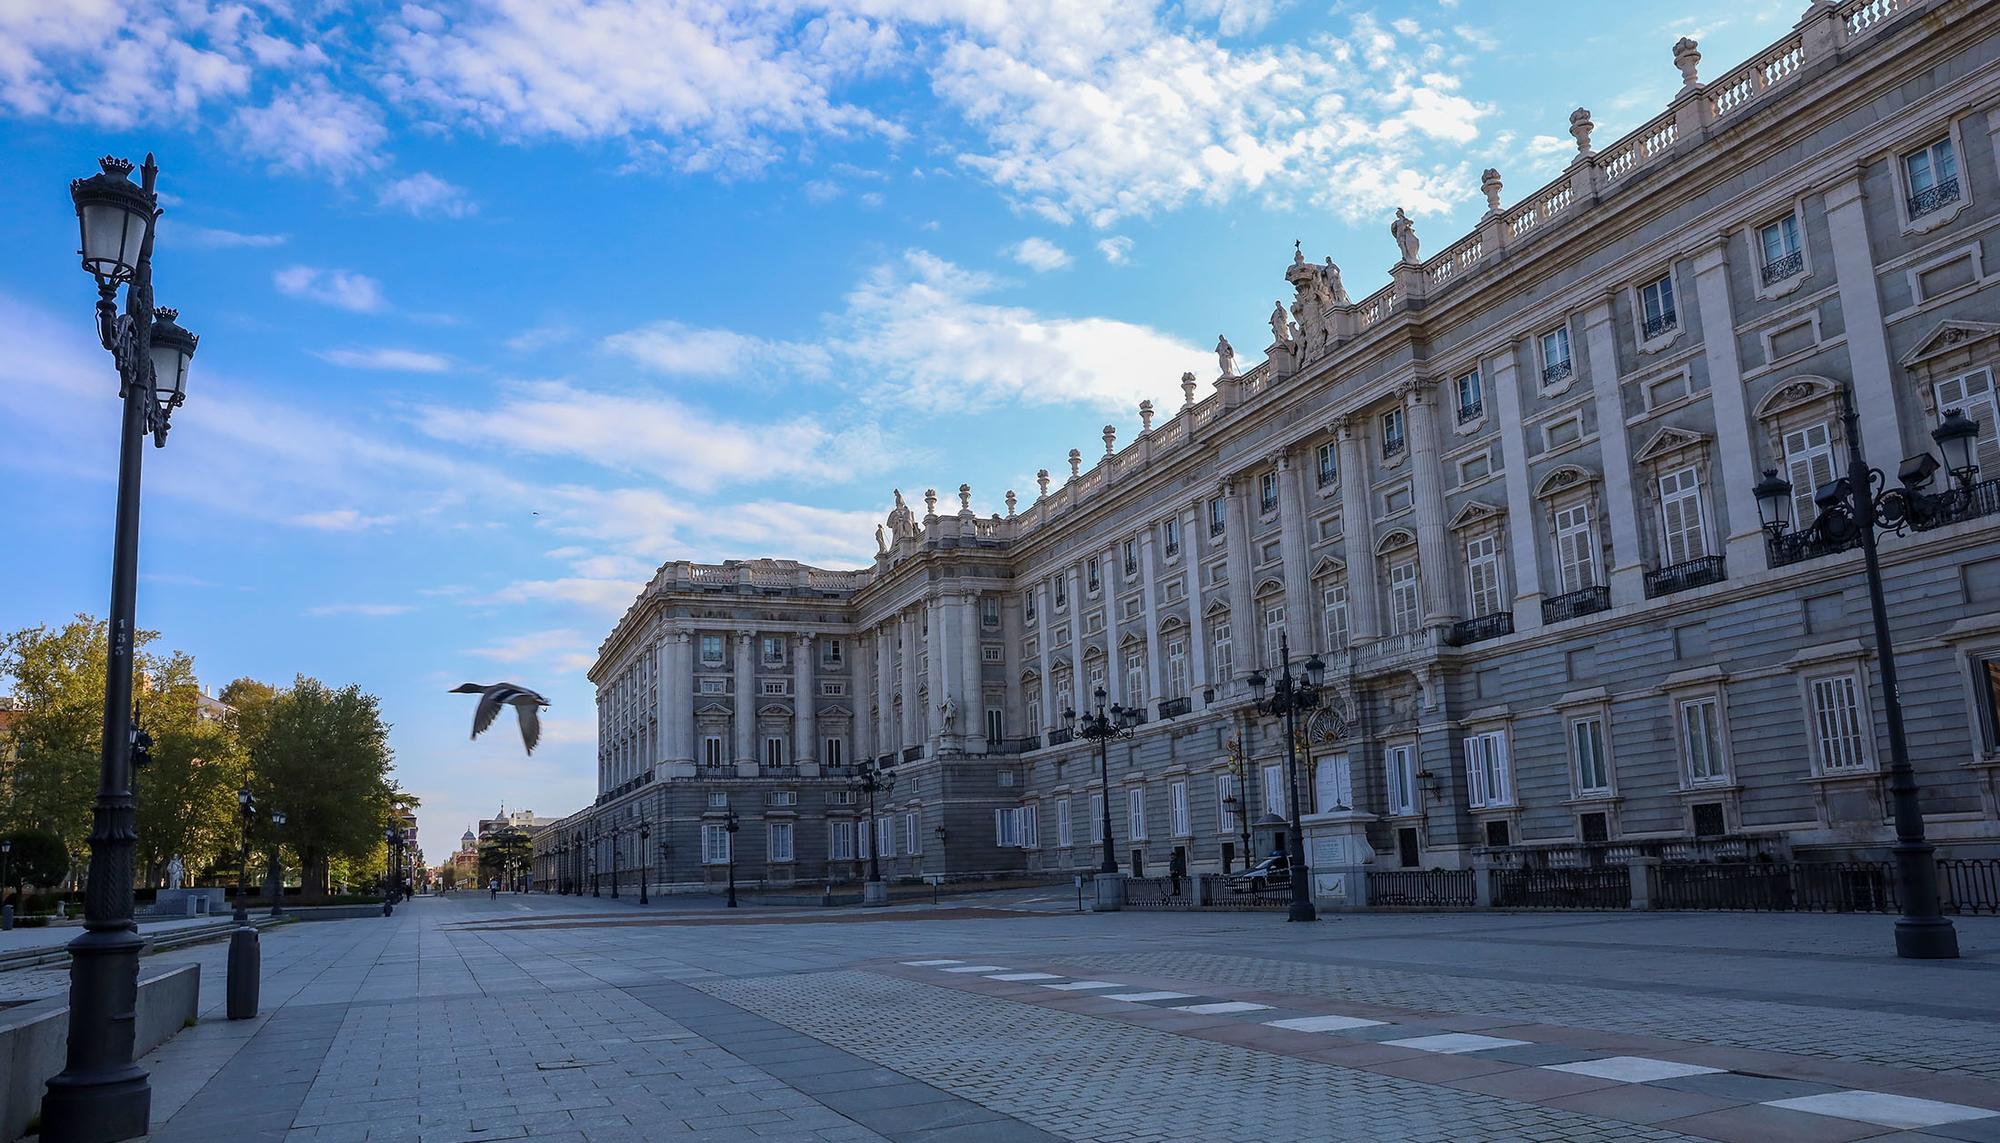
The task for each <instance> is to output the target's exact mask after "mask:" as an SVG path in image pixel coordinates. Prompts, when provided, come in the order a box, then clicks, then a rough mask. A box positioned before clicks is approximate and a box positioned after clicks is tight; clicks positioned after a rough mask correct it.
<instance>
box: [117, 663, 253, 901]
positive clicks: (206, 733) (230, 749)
mask: <svg viewBox="0 0 2000 1143" xmlns="http://www.w3.org/2000/svg"><path fill="white" fill-rule="evenodd" d="M200 699H201V688H200V685H199V684H198V683H197V682H196V681H195V674H194V660H192V659H190V658H189V657H188V656H186V655H184V654H181V653H179V652H175V653H174V654H173V655H172V656H170V657H168V658H167V659H166V660H164V661H163V662H162V663H161V664H160V665H159V668H158V670H157V671H155V672H154V673H153V674H151V675H148V676H147V685H146V688H145V694H144V696H143V697H142V699H141V700H140V724H141V725H142V726H143V727H144V728H145V731H146V733H147V734H148V735H149V736H151V738H152V740H153V749H152V756H153V760H152V763H151V764H150V765H148V766H146V767H145V768H144V769H142V770H141V771H139V775H138V802H139V839H138V845H137V849H136V851H135V855H134V857H135V861H136V866H137V870H138V880H139V883H140V884H142V885H155V884H159V883H160V881H161V879H162V878H164V877H165V876H166V869H167V863H168V862H169V861H171V860H172V859H173V858H174V856H175V855H176V854H178V855H180V857H181V860H182V861H183V863H185V865H186V866H187V869H188V871H189V872H190V873H196V872H199V871H200V870H202V869H206V868H210V867H212V866H215V865H216V864H218V863H221V864H229V863H228V862H227V861H223V860H222V859H224V858H226V857H227V856H228V855H229V854H230V853H231V851H233V850H234V849H235V847H236V839H237V813H236V790H237V788H238V787H239V786H241V785H242V784H243V780H244V778H245V777H246V776H247V775H248V773H249V754H248V752H247V751H246V750H244V748H243V745H242V743H241V742H240V741H239V740H238V738H237V735H236V731H235V729H234V728H233V727H231V726H230V725H229V724H228V723H227V722H224V721H221V720H218V719H216V718H215V717H214V716H213V715H210V714H208V713H206V712H204V711H203V710H202V707H201V702H200Z"/></svg>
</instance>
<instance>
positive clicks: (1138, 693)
mask: <svg viewBox="0 0 2000 1143" xmlns="http://www.w3.org/2000/svg"><path fill="white" fill-rule="evenodd" d="M1125 705H1126V706H1129V707H1131V708H1132V709H1133V710H1144V709H1146V651H1145V649H1144V648H1142V647H1134V648H1133V649H1131V650H1129V651H1127V652H1125Z"/></svg>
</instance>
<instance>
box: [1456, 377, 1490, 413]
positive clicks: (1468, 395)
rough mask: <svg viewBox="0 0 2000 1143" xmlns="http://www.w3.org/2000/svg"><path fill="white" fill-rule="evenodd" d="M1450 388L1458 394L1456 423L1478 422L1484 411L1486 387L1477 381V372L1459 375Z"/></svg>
mask: <svg viewBox="0 0 2000 1143" xmlns="http://www.w3.org/2000/svg"><path fill="white" fill-rule="evenodd" d="M1452 388H1453V390H1454V391H1455V392H1456V393H1457V394H1458V423H1459V424H1461V425H1462V424H1465V423H1466V422H1467V421H1475V420H1478V419H1479V414H1481V413H1483V412H1485V411H1486V386H1485V385H1484V384H1483V383H1482V382H1481V381H1480V379H1479V370H1477V369H1474V370H1473V371H1472V372H1470V373H1463V374H1460V375H1459V378H1458V380H1457V381H1456V382H1454V383H1453V384H1452Z"/></svg>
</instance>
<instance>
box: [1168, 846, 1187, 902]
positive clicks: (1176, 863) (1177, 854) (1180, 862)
mask: <svg viewBox="0 0 2000 1143" xmlns="http://www.w3.org/2000/svg"><path fill="white" fill-rule="evenodd" d="M1167 874H1168V875H1169V876H1171V877H1172V878H1173V879H1174V896H1176V897H1178V896H1180V895H1181V879H1182V878H1184V877H1186V876H1187V851H1185V850H1183V849H1181V848H1180V847H1179V846H1175V847H1174V855H1173V856H1172V857H1170V858H1168V859H1167Z"/></svg>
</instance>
